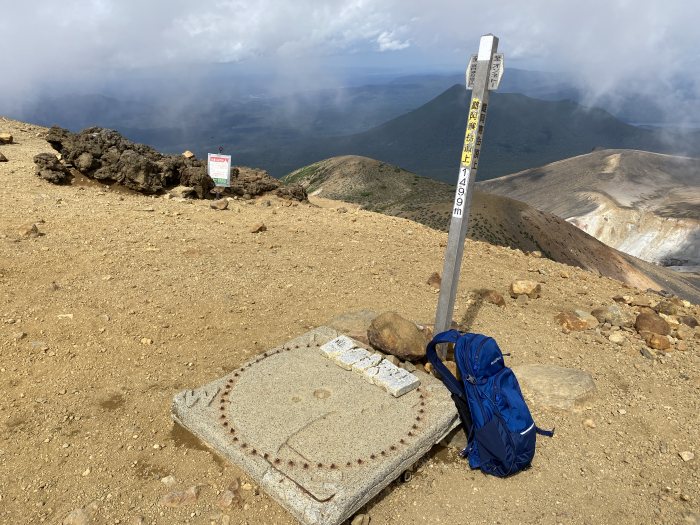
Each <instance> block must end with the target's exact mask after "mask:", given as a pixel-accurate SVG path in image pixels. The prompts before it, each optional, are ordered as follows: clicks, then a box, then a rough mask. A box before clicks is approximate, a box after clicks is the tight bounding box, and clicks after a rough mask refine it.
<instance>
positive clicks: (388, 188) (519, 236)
mask: <svg viewBox="0 0 700 525" xmlns="http://www.w3.org/2000/svg"><path fill="white" fill-rule="evenodd" d="M283 180H284V181H286V182H287V183H289V184H299V185H301V186H302V187H304V188H305V189H306V190H307V191H308V192H310V193H313V194H314V195H317V196H320V197H328V198H331V199H337V200H342V201H345V202H350V203H356V204H359V205H361V206H362V207H363V208H364V209H367V210H371V211H377V212H381V213H385V214H387V215H393V216H396V217H405V218H407V219H411V220H414V221H417V222H420V223H422V224H425V225H427V226H430V227H432V228H437V229H441V230H445V231H446V230H447V228H448V227H449V223H450V216H451V212H452V202H453V200H454V186H450V185H449V184H445V183H443V182H439V181H436V180H433V179H429V178H426V177H421V176H418V175H416V174H415V173H411V172H409V171H406V170H404V169H402V168H399V167H397V166H393V165H391V164H387V163H385V162H381V161H378V160H375V159H370V158H367V157H358V156H342V157H333V158H330V159H326V160H322V161H320V162H316V163H314V164H311V165H309V166H306V167H303V168H300V169H298V170H296V171H294V172H292V173H290V174H289V175H287V176H286V177H284V179H283ZM542 191H543V192H544V193H547V192H549V193H552V191H551V190H547V192H545V191H544V190H542ZM554 193H556V192H554ZM555 198H556V197H553V199H552V200H554V199H555ZM469 221H470V222H469V233H468V235H469V237H470V238H471V239H475V240H480V241H484V242H488V243H490V244H496V245H500V246H508V247H510V248H514V249H519V250H522V251H525V252H533V251H538V252H540V253H542V254H543V255H544V256H545V257H547V258H549V259H552V260H554V261H557V262H561V263H564V264H569V265H573V266H578V267H581V268H584V269H587V270H591V271H594V272H599V273H600V274H602V275H605V276H607V277H612V278H614V279H618V280H620V281H623V282H626V283H628V284H631V285H633V286H636V287H638V288H642V289H647V288H651V289H654V290H667V291H672V292H673V293H675V294H677V295H679V296H682V297H684V298H687V299H690V300H692V301H694V302H700V286H699V285H698V283H695V282H694V281H692V280H689V279H687V278H686V275H688V274H683V275H679V274H678V273H676V272H674V271H671V270H668V269H665V268H662V267H660V266H657V265H654V264H649V263H647V262H645V261H643V260H640V259H638V258H636V257H634V256H630V255H628V254H626V253H623V252H620V251H618V250H615V249H612V248H611V247H609V246H607V245H606V244H604V243H602V242H600V241H598V240H596V239H595V238H594V237H593V236H591V235H589V234H587V233H585V232H584V231H582V230H581V229H579V228H577V227H575V226H574V225H572V224H570V223H569V222H567V221H566V220H564V219H563V218H561V217H558V216H557V215H554V214H553V213H548V212H546V211H540V210H539V209H536V208H535V207H534V206H531V205H528V204H527V203H525V202H521V201H518V200H514V199H511V198H508V197H504V196H501V195H497V194H491V193H487V192H484V191H479V190H475V191H474V196H473V201H472V207H471V213H470V218H469Z"/></svg>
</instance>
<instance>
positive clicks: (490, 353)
mask: <svg viewBox="0 0 700 525" xmlns="http://www.w3.org/2000/svg"><path fill="white" fill-rule="evenodd" d="M440 343H454V344H455V349H454V352H455V361H456V363H457V368H458V369H459V372H460V375H461V376H462V382H460V381H458V380H457V378H455V376H453V375H452V373H451V372H450V371H449V370H448V369H447V367H446V366H445V365H444V364H443V363H442V361H440V358H439V357H438V356H437V353H436V352H435V346H436V345H438V344H440ZM427 357H428V360H429V361H430V362H431V363H432V365H433V367H434V368H435V370H436V371H437V372H438V373H439V374H440V378H441V379H442V382H443V383H444V384H445V386H446V387H447V389H448V390H449V391H450V392H451V393H452V399H453V400H454V402H455V405H456V406H457V412H458V413H459V417H460V419H461V421H462V425H463V427H464V431H465V433H466V435H467V448H465V449H464V450H463V451H462V456H463V457H468V458H469V466H470V467H471V468H474V469H476V468H480V469H481V470H482V471H483V472H485V473H487V474H492V475H494V476H498V477H506V476H510V475H511V474H515V473H516V472H519V471H520V470H523V469H525V468H527V467H529V466H530V463H531V462H532V458H533V457H534V456H535V440H536V434H541V435H544V436H548V437H552V436H553V435H554V431H553V430H551V431H547V430H542V429H540V428H538V427H537V425H535V422H534V421H533V419H532V416H531V415H530V410H528V408H527V404H526V403H525V400H524V399H523V395H522V393H521V392H520V386H519V385H518V380H517V379H516V377H515V374H514V373H513V371H512V370H511V369H510V368H508V367H507V366H505V363H504V362H503V354H502V353H501V349H500V348H498V344H496V341H495V340H493V339H492V338H490V337H487V336H485V335H481V334H471V333H460V332H459V331H457V330H448V331H447V332H442V333H439V334H437V335H436V336H435V337H434V338H433V340H432V341H431V342H430V343H429V344H428V348H427Z"/></svg>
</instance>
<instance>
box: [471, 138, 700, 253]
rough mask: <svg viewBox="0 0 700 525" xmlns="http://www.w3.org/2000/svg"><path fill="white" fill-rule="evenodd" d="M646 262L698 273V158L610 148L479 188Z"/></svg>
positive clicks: (699, 213) (699, 186)
mask: <svg viewBox="0 0 700 525" xmlns="http://www.w3.org/2000/svg"><path fill="white" fill-rule="evenodd" d="M478 187H479V188H480V189H482V190H484V191H488V192H490V193H495V194H498V195H503V196H506V197H510V198H513V199H517V200H520V201H523V202H527V203H528V204H530V205H531V206H534V207H535V208H537V209H538V210H542V211H546V212H549V213H553V214H555V215H557V216H559V217H561V218H563V219H565V220H567V221H569V222H571V223H572V224H575V225H576V226H578V227H579V228H581V229H582V230H584V231H586V232H587V233H589V234H591V235H593V236H594V237H596V238H597V239H599V240H600V241H602V242H604V243H605V244H607V245H609V246H612V247H614V248H617V249H618V250H621V251H624V252H625V253H629V254H632V255H635V256H637V257H639V258H641V259H644V260H646V261H649V262H654V263H660V264H664V265H673V266H696V267H700V159H695V158H687V157H677V156H669V155H661V154H657V153H650V152H646V151H633V150H605V151H596V152H593V153H590V154H587V155H581V156H578V157H573V158H570V159H565V160H562V161H558V162H555V163H552V164H547V165H545V166H541V167H539V168H535V169H531V170H526V171H522V172H519V173H515V174H512V175H508V176H506V177H501V178H498V179H493V180H490V181H486V182H481V183H479V184H478Z"/></svg>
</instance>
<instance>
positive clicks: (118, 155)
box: [34, 126, 306, 201]
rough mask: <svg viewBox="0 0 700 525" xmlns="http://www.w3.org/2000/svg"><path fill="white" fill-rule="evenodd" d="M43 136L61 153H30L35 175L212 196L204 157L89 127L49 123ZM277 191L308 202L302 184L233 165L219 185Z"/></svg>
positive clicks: (235, 191)
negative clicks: (174, 152)
mask: <svg viewBox="0 0 700 525" xmlns="http://www.w3.org/2000/svg"><path fill="white" fill-rule="evenodd" d="M46 140H47V142H48V143H49V144H51V147H52V148H53V149H55V150H56V151H57V152H58V154H59V155H57V156H52V155H50V154H47V153H42V154H39V155H37V156H36V157H34V163H35V165H36V174H37V175H38V176H39V177H41V178H43V179H45V180H47V181H49V182H52V183H54V184H62V183H66V182H69V181H70V180H71V178H72V175H71V169H75V170H77V172H78V173H80V174H81V175H84V176H85V177H88V178H90V179H93V180H97V181H100V182H103V183H105V184H119V185H122V186H124V187H126V188H129V189H131V190H134V191H138V192H140V193H145V194H159V193H163V192H165V191H167V190H170V189H173V188H178V187H183V188H187V189H188V190H189V191H188V192H187V194H188V195H191V196H193V197H194V196H196V197H197V198H200V199H208V198H212V197H213V196H214V192H213V191H212V190H214V188H215V185H214V181H213V180H212V179H211V178H210V177H209V175H208V174H207V166H206V163H205V162H204V161H201V160H198V159H197V158H195V156H194V154H191V152H186V153H189V155H185V154H183V155H163V154H161V153H159V152H158V151H156V150H154V149H153V148H151V147H149V146H146V145H145V144H136V143H134V142H131V141H130V140H128V139H125V138H124V137H122V136H121V135H120V134H119V133H118V132H116V131H114V130H110V129H105V128H97V127H93V128H87V129H84V130H83V131H81V132H80V133H71V132H70V131H68V130H67V129H63V128H59V127H56V126H54V127H52V128H51V129H50V130H49V132H48V133H47V135H46ZM269 192H275V194H277V195H278V196H279V197H282V198H287V199H292V200H299V201H303V200H306V192H305V191H304V189H303V188H302V187H301V186H298V187H297V186H283V185H282V183H281V182H280V181H278V180H277V179H275V178H273V177H271V176H270V175H268V174H267V172H265V171H264V170H255V169H250V168H238V167H233V168H231V187H230V188H217V191H216V192H215V193H216V195H217V196H218V197H219V198H220V197H222V196H226V195H230V196H238V197H241V198H253V197H256V196H259V195H263V194H265V193H269Z"/></svg>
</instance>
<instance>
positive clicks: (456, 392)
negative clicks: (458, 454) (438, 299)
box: [426, 330, 474, 457]
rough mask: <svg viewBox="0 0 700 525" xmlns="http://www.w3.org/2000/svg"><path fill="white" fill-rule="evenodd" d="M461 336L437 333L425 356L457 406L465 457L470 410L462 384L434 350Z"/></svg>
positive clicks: (469, 437) (471, 428)
mask: <svg viewBox="0 0 700 525" xmlns="http://www.w3.org/2000/svg"><path fill="white" fill-rule="evenodd" d="M461 336H462V334H461V333H459V331H457V330H448V331H446V332H442V333H439V334H437V335H436V336H435V337H433V340H432V341H431V342H430V343H429V344H428V347H427V349H426V356H427V358H428V361H430V363H431V364H432V365H433V367H434V368H435V370H436V371H437V372H438V373H439V374H440V379H442V383H443V384H444V385H445V387H446V388H447V390H449V391H450V393H451V394H452V401H454V404H455V407H456V408H457V413H458V414H459V419H460V421H461V422H462V428H463V430H464V433H465V434H466V436H467V443H468V444H469V445H467V448H465V449H464V450H463V451H462V456H464V457H466V454H468V453H469V450H470V446H471V443H472V440H473V438H474V424H473V421H472V414H471V410H470V409H469V401H468V400H467V393H466V391H465V389H464V385H463V384H462V383H461V382H460V381H458V380H457V378H456V377H455V376H453V375H452V372H450V369H449V368H447V367H446V366H445V365H444V364H443V362H442V361H441V360H440V358H439V357H438V355H437V352H436V351H435V347H436V346H437V345H438V344H440V343H456V342H457V340H458V339H459V338H460V337H461Z"/></svg>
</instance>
